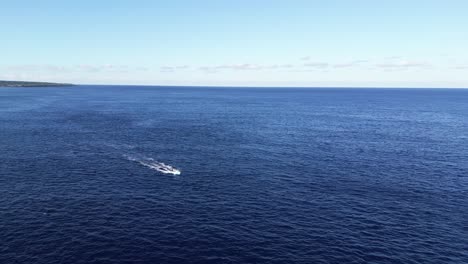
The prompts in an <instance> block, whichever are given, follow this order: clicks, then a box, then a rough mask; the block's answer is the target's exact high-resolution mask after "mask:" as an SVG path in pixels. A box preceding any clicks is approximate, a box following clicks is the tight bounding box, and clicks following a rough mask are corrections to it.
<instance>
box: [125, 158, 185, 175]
mask: <svg viewBox="0 0 468 264" xmlns="http://www.w3.org/2000/svg"><path fill="white" fill-rule="evenodd" d="M124 157H125V158H127V159H128V160H130V161H135V162H138V163H140V164H141V165H143V166H145V167H147V168H150V169H152V170H156V171H159V172H162V173H164V174H172V175H180V174H181V171H180V170H178V169H176V168H174V167H172V166H171V165H167V164H164V163H162V162H158V161H156V160H154V159H152V158H146V157H135V156H129V155H124Z"/></svg>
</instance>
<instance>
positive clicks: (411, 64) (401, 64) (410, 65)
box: [375, 60, 432, 70]
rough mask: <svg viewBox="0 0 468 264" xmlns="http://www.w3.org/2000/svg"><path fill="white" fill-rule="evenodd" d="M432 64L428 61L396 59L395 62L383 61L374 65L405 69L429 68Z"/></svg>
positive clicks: (382, 67) (383, 67) (390, 68)
mask: <svg viewBox="0 0 468 264" xmlns="http://www.w3.org/2000/svg"><path fill="white" fill-rule="evenodd" d="M431 66H432V65H431V64H430V63H428V62H417V61H406V60H401V61H396V62H393V61H391V62H384V63H379V64H376V65H375V67H377V68H380V69H385V70H405V69H424V68H429V67H431Z"/></svg>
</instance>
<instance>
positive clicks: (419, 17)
mask: <svg viewBox="0 0 468 264" xmlns="http://www.w3.org/2000/svg"><path fill="white" fill-rule="evenodd" d="M0 6H1V10H0V12H1V13H2V15H1V16H0V33H1V36H2V40H1V41H0V79H17V80H44V81H59V82H74V83H91V84H92V83H96V84H169V85H243V86H246V85H247V86H248V85H252V86H270V85H271V86H391V87H421V86H426V87H468V15H467V12H468V1H466V0H421V1H418V0H405V1H403V0H401V1H400V0H392V1H383V0H382V1H376V0H353V1H350V0H327V1H325V0H321V1H318V0H317V1H315V0H287V1H286V0H277V1H275V0H235V1H233V0H185V1H182V0H170V1H169V0H168V1H155V0H112V1H111V0H108V1H105V0H101V1H98V0H80V1H64V0H60V1H59V0H42V1H26V0H15V1H11V0H0Z"/></svg>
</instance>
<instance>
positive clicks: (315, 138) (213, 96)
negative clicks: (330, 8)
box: [0, 86, 468, 264]
mask: <svg viewBox="0 0 468 264" xmlns="http://www.w3.org/2000/svg"><path fill="white" fill-rule="evenodd" d="M176 172H180V174H177V173H176ZM0 263H5V264H9V263H21V264H24V263H34V264H42V263H44V264H54V263H112V264H118V263H307V264H310V263H379V264H382V263H415V264H416V263H434V264H436V263H437V264H440V263H460V264H462V263H463V264H466V263H468V90H466V89H357V88H356V89H355V88H342V89H338V88H311V89H299V88H216V87H212V88H208V87H205V88H204V87H143V86H75V87H63V88H57V87H53V88H52V87H51V88H1V89H0Z"/></svg>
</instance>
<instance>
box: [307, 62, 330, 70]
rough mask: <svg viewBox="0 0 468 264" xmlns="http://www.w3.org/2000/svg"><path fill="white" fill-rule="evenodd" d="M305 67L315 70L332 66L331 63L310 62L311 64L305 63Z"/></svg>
mask: <svg viewBox="0 0 468 264" xmlns="http://www.w3.org/2000/svg"><path fill="white" fill-rule="evenodd" d="M303 66H304V67H310V68H315V69H325V68H328V66H330V64H329V63H327V62H310V63H304V65H303Z"/></svg>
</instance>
